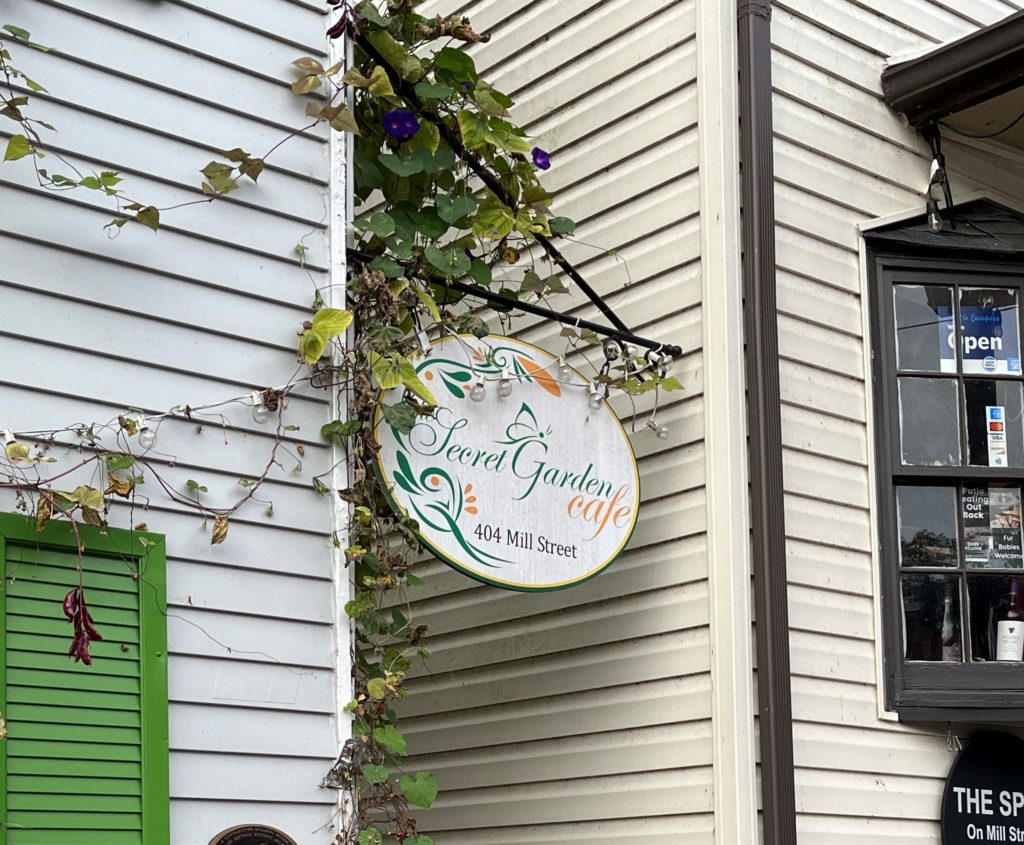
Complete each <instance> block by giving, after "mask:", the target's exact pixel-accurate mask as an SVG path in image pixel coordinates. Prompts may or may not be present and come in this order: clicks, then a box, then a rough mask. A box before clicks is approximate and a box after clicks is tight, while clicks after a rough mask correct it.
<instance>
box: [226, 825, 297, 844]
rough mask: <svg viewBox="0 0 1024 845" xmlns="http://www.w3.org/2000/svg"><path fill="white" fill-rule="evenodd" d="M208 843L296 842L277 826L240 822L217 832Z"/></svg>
mask: <svg viewBox="0 0 1024 845" xmlns="http://www.w3.org/2000/svg"><path fill="white" fill-rule="evenodd" d="M210 845H296V842H295V840H294V839H292V838H291V837H290V836H288V834H286V833H282V832H281V831H280V830H278V829H277V828H273V827H266V826H265V825H261V824H241V825H238V826H237V827H232V828H229V829H228V830H225V831H222V832H221V833H218V834H217V835H216V836H215V837H213V839H211V840H210Z"/></svg>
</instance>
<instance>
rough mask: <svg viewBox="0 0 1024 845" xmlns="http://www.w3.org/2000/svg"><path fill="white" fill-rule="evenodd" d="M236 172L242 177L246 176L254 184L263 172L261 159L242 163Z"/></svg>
mask: <svg viewBox="0 0 1024 845" xmlns="http://www.w3.org/2000/svg"><path fill="white" fill-rule="evenodd" d="M238 172H239V173H241V174H242V175H243V176H248V177H249V178H250V179H252V181H253V182H255V181H256V180H257V179H259V178H260V174H261V173H262V172H263V159H261V158H252V159H249V160H248V161H243V162H242V163H241V164H240V165H238Z"/></svg>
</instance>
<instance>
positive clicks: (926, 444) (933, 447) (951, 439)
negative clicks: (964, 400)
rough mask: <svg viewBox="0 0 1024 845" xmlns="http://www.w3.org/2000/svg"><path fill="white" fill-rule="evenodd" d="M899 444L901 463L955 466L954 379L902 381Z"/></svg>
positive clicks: (957, 437) (957, 455) (957, 428)
mask: <svg viewBox="0 0 1024 845" xmlns="http://www.w3.org/2000/svg"><path fill="white" fill-rule="evenodd" d="M899 394H900V444H901V454H902V456H903V463H904V464H907V465H913V466H957V465H958V464H959V463H960V425H959V418H958V417H959V415H958V413H957V411H958V409H959V407H960V402H959V401H958V400H957V395H956V394H957V383H956V381H955V380H953V379H941V378H901V379H900V380H899Z"/></svg>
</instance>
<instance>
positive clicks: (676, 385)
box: [659, 376, 686, 391]
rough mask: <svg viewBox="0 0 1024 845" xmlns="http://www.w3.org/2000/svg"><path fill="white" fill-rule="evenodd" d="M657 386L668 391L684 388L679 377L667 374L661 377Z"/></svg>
mask: <svg viewBox="0 0 1024 845" xmlns="http://www.w3.org/2000/svg"><path fill="white" fill-rule="evenodd" d="M659 387H660V388H661V389H662V390H668V391H672V390H685V389H686V388H684V387H683V383H682V382H681V381H679V379H677V378H676V377H675V376H669V377H668V378H666V379H662V380H661V384H660V385H659Z"/></svg>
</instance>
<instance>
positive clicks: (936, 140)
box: [921, 123, 956, 235]
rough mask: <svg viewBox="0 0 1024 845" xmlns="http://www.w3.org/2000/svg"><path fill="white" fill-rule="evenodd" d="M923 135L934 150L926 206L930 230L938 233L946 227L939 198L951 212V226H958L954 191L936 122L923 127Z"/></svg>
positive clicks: (953, 227)
mask: <svg viewBox="0 0 1024 845" xmlns="http://www.w3.org/2000/svg"><path fill="white" fill-rule="evenodd" d="M921 135H922V136H923V137H924V139H925V141H927V142H928V146H929V147H931V151H932V169H931V177H930V179H929V181H928V194H927V196H928V199H927V201H926V203H925V208H926V210H927V213H928V231H929V232H931V233H932V234H935V235H937V234H938V233H939V232H941V231H942V230H943V228H945V221H944V220H943V217H942V212H941V211H940V210H939V199H940V198H941V199H943V200H944V201H945V203H946V211H947V212H948V213H949V227H950V228H951V229H955V228H956V217H955V216H954V213H953V192H952V190H951V189H950V187H949V176H948V175H947V174H946V157H945V156H944V155H943V154H942V135H941V134H940V133H939V127H938V124H936V123H929V124H927V125H926V126H923V127H921Z"/></svg>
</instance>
